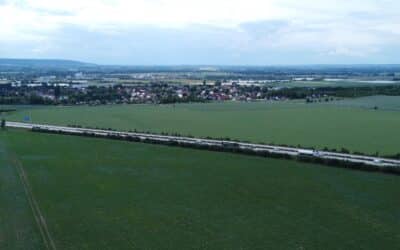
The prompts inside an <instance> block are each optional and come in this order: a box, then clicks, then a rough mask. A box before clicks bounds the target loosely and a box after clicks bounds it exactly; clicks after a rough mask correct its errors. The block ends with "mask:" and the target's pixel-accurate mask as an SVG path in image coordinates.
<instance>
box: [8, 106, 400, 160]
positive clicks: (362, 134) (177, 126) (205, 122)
mask: <svg viewBox="0 0 400 250" xmlns="http://www.w3.org/2000/svg"><path fill="white" fill-rule="evenodd" d="M26 115H30V116H31V117H32V121H33V122H35V123H49V124H55V125H83V126H91V127H99V128H114V129H119V130H134V129H137V130H139V131H150V132H155V133H161V132H168V133H175V132H177V133H180V134H182V135H193V136H199V137H206V136H211V137H215V138H221V137H230V138H231V139H238V140H248V141H252V142H256V143H258V142H265V143H275V144H286V145H292V146H297V145H301V146H303V147H317V148H320V149H322V148H324V147H328V148H329V149H339V150H340V149H341V148H342V147H344V148H347V149H349V150H351V151H358V152H364V153H370V154H374V153H376V152H379V153H380V154H381V155H388V154H397V153H399V148H400V134H399V133H398V128H399V127H400V113H399V112H398V111H390V110H383V109H380V110H373V109H372V108H368V109H366V108H361V107H354V106H350V107H348V105H345V107H344V106H343V105H336V104H334V105H325V104H308V105H307V104H305V103H304V102H288V103H261V102H260V103H234V102H231V103H210V104H181V105H115V106H97V107H88V106H76V107H50V108H36V109H31V110H28V111H24V110H20V111H18V112H15V113H13V114H11V115H10V116H9V119H10V120H14V121H21V120H22V119H23V117H24V116H26Z"/></svg>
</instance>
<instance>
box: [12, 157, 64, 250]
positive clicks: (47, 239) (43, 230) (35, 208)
mask: <svg viewBox="0 0 400 250" xmlns="http://www.w3.org/2000/svg"><path fill="white" fill-rule="evenodd" d="M10 158H11V164H12V165H13V166H14V167H15V169H16V171H17V173H18V176H19V178H20V180H21V183H22V186H23V188H24V191H25V195H26V197H27V199H28V202H29V206H30V208H31V210H32V213H33V217H34V218H35V221H36V224H37V226H38V228H39V231H40V235H41V237H42V239H43V243H44V245H45V247H46V249H49V250H55V249H57V248H56V245H55V243H54V240H53V238H52V236H51V234H50V231H49V229H48V227H47V223H46V220H45V217H44V216H43V213H42V211H41V210H40V207H39V204H38V202H37V200H36V199H35V196H34V195H33V191H32V187H31V186H30V184H29V181H28V177H27V175H26V172H25V170H24V167H23V165H22V163H21V162H20V161H19V160H18V158H17V156H16V155H15V154H13V153H11V156H10Z"/></svg>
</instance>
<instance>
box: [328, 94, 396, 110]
mask: <svg viewBox="0 0 400 250" xmlns="http://www.w3.org/2000/svg"><path fill="white" fill-rule="evenodd" d="M329 104H333V105H336V106H342V107H352V108H363V109H374V108H375V107H377V108H378V109H381V110H389V111H400V96H367V97H361V98H355V99H344V100H341V101H336V102H332V103H329Z"/></svg>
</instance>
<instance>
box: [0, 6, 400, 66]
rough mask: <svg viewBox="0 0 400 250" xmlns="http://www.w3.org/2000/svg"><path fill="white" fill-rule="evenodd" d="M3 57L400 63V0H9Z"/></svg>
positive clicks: (2, 11) (0, 16) (1, 30)
mask: <svg viewBox="0 0 400 250" xmlns="http://www.w3.org/2000/svg"><path fill="white" fill-rule="evenodd" d="M0 58H47V59H49V58H51V59H56V58H57V59H72V60H80V61H85V62H91V63H98V64H119V65H122V64H125V65H126V64H127V65H182V64H184V65H189V64H190V65H195V64H202V65H297V64H396V63H400V1H399V0H0Z"/></svg>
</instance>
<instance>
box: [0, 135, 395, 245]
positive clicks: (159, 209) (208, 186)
mask: <svg viewBox="0 0 400 250" xmlns="http://www.w3.org/2000/svg"><path fill="white" fill-rule="evenodd" d="M0 139H1V142H2V143H3V145H4V146H3V147H4V148H5V149H6V150H5V151H2V152H3V153H2V159H4V158H9V157H10V156H11V155H15V157H16V158H17V161H18V162H20V163H21V164H22V166H23V168H24V169H25V171H26V173H27V176H28V180H29V182H30V184H31V186H32V190H33V193H34V195H35V197H36V200H37V202H38V204H39V206H40V208H41V210H42V212H43V215H44V217H45V219H46V221H47V225H48V228H49V231H50V234H51V236H52V238H53V240H54V242H55V245H56V246H57V248H58V249H109V248H114V249H128V248H137V249H199V248H203V249H255V248H257V247H258V248H264V249H265V248H269V249H298V248H300V249H302V248H304V249H321V248H323V249H338V248H343V249H354V248H361V249H382V248H383V249H395V248H396V247H397V246H398V245H399V244H400V234H399V228H400V212H399V210H398V208H399V206H400V200H399V199H398V197H399V196H400V191H399V190H400V189H399V183H400V182H399V177H398V176H392V175H383V174H377V173H365V172H359V171H351V170H345V169H336V168H328V167H322V166H318V165H308V164H302V163H296V162H291V161H285V160H271V159H265V158H258V157H249V156H242V155H234V154H226V153H215V152H206V151H198V150H190V149H180V148H169V147H165V146H155V145H147V144H136V143H127V142H120V141H109V140H103V139H92V138H81V137H73V136H60V135H46V134H35V133H32V132H23V131H14V130H10V131H8V132H2V133H0ZM77 145H79V147H77ZM1 167H2V169H1V171H4V165H3V164H2V165H1ZM2 185H4V184H3V182H2ZM2 193H3V192H2ZM3 195H4V194H3ZM1 198H2V199H3V198H4V196H1ZM3 201H5V202H3ZM18 202H19V201H17V200H15V199H3V200H2V202H1V203H0V207H1V209H2V210H4V209H5V208H6V209H7V208H8V207H12V206H16V205H18V204H20V203H18ZM11 220H17V222H18V223H26V224H28V226H31V223H32V220H33V219H32V218H26V217H15V218H14V217H12V218H8V221H11ZM20 221H22V222H20ZM9 223H11V222H9ZM0 225H1V226H0V227H4V226H3V225H4V224H3V223H2V224H0ZM18 236H19V235H18ZM34 236H36V238H35V237H33V238H32V241H33V242H37V241H38V240H39V239H40V238H38V237H39V236H38V235H36V234H35V235H34ZM0 239H2V243H3V245H2V246H5V247H2V249H16V248H17V247H14V246H15V245H14V244H17V243H15V242H17V241H18V240H19V238H18V237H13V236H12V235H10V234H5V230H4V229H3V230H1V231H0ZM0 242H1V241H0ZM4 242H7V244H8V245H5V244H4ZM10 242H11V243H10ZM18 244H23V243H19V242H18ZM25 244H26V245H25V247H23V246H21V247H20V248H21V249H26V248H29V247H30V248H32V249H35V248H37V247H35V246H36V245H34V244H29V243H27V242H25Z"/></svg>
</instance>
